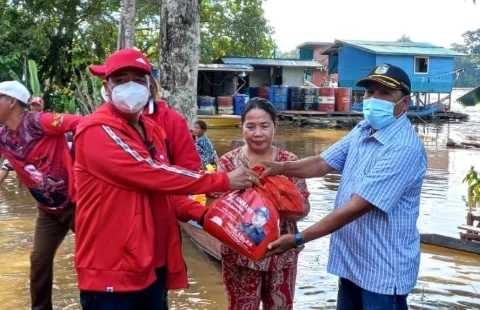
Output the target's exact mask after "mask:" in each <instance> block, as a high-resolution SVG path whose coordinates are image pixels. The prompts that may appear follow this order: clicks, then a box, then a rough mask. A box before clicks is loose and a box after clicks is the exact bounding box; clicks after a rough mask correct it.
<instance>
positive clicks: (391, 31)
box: [263, 0, 480, 52]
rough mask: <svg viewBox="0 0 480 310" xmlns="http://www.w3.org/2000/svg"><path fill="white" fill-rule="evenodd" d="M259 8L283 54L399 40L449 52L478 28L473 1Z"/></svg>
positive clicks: (386, 0) (317, 1)
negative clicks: (302, 47)
mask: <svg viewBox="0 0 480 310" xmlns="http://www.w3.org/2000/svg"><path fill="white" fill-rule="evenodd" d="M263 7H264V10H265V16H266V18H267V19H268V20H269V21H270V25H271V26H273V27H274V28H275V34H274V38H275V41H276V43H277V45H278V47H279V49H280V50H281V51H283V52H287V51H290V50H293V49H295V48H296V46H297V45H299V44H301V43H303V42H305V41H326V42H333V40H334V39H340V40H341V39H344V40H348V39H350V40H378V41H395V40H397V39H398V38H400V37H401V36H402V35H407V36H409V37H410V38H411V39H412V41H417V42H428V43H432V44H436V45H440V46H443V47H450V44H451V43H454V42H455V43H463V39H462V36H461V35H462V33H464V32H465V31H468V30H476V29H478V28H480V1H477V5H474V4H473V2H472V0H396V1H395V0H330V1H325V0H267V1H265V2H264V5H263Z"/></svg>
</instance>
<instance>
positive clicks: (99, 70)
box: [88, 65, 107, 76]
mask: <svg viewBox="0 0 480 310" xmlns="http://www.w3.org/2000/svg"><path fill="white" fill-rule="evenodd" d="M88 69H89V70H90V72H91V73H92V74H93V75H95V76H105V75H107V66H105V65H98V66H96V65H91V66H89V67H88Z"/></svg>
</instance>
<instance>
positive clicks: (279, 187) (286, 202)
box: [252, 166, 304, 219]
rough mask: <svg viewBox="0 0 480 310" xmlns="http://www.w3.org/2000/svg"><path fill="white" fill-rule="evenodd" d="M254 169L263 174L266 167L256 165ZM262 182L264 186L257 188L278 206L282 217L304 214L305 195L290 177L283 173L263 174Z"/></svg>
mask: <svg viewBox="0 0 480 310" xmlns="http://www.w3.org/2000/svg"><path fill="white" fill-rule="evenodd" d="M252 170H253V171H254V172H256V173H257V174H259V175H262V173H263V170H264V169H263V167H262V166H255V167H253V168H252ZM260 182H262V185H263V187H262V188H256V190H257V191H258V192H259V193H260V194H261V195H262V196H263V197H266V198H268V199H269V200H270V201H271V202H272V204H273V205H274V206H275V207H276V208H277V210H278V213H279V214H280V218H282V219H283V218H292V217H298V216H302V215H303V204H304V201H303V197H302V195H301V194H300V192H299V191H298V189H297V187H296V186H295V184H293V183H292V182H291V181H290V180H289V179H288V178H286V177H284V176H281V175H275V176H266V177H265V176H262V177H261V178H260Z"/></svg>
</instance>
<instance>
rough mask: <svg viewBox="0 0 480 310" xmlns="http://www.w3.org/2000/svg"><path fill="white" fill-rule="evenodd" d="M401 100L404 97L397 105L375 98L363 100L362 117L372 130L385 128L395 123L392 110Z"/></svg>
mask: <svg viewBox="0 0 480 310" xmlns="http://www.w3.org/2000/svg"><path fill="white" fill-rule="evenodd" d="M403 98H405V97H402V99H400V100H399V101H398V102H397V103H394V102H391V101H388V100H383V99H377V98H368V99H365V100H363V117H365V120H366V121H367V122H368V123H369V124H370V125H371V126H372V127H373V128H374V129H376V130H379V129H382V128H385V127H387V126H388V125H390V124H391V123H393V122H394V121H395V119H396V118H395V116H394V115H393V109H394V108H395V106H396V105H397V104H399V103H400V101H402V100H403Z"/></svg>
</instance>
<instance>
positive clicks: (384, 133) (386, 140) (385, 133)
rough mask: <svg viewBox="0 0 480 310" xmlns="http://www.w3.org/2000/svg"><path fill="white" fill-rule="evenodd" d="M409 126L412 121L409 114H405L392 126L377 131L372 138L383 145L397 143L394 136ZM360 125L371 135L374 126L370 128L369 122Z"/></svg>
mask: <svg viewBox="0 0 480 310" xmlns="http://www.w3.org/2000/svg"><path fill="white" fill-rule="evenodd" d="M407 124H410V121H409V120H408V117H407V113H403V114H402V115H401V116H400V117H399V118H397V119H396V120H395V121H394V122H393V123H392V124H390V125H388V126H387V127H385V128H382V129H379V130H377V131H376V132H375V133H374V134H373V135H371V137H372V138H374V139H375V140H377V141H378V142H380V143H381V144H383V145H389V144H392V143H395V139H394V136H395V135H397V134H398V133H399V132H400V131H401V129H402V128H404V127H405V126H406V125H407ZM358 125H359V127H360V128H361V130H362V131H363V130H368V131H369V133H370V132H371V130H372V126H370V124H369V123H368V122H367V121H362V122H360V123H359V124H358ZM369 136H370V135H369Z"/></svg>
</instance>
